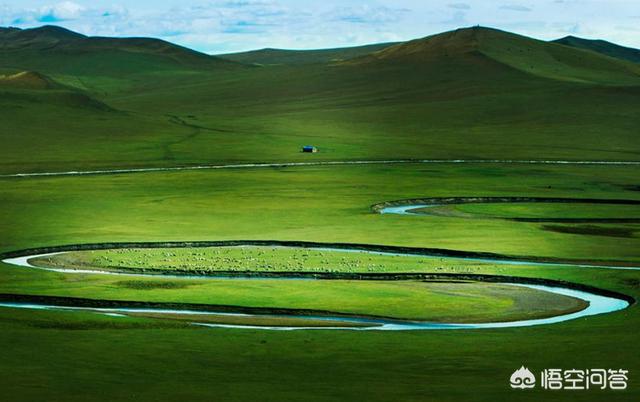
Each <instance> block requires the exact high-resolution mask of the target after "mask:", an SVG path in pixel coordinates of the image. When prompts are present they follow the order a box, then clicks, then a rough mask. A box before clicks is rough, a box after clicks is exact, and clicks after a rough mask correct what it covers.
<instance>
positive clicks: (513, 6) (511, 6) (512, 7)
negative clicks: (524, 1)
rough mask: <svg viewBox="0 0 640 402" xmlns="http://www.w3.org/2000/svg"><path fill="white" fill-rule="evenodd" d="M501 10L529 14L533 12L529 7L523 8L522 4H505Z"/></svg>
mask: <svg viewBox="0 0 640 402" xmlns="http://www.w3.org/2000/svg"><path fill="white" fill-rule="evenodd" d="M500 9H501V10H509V11H521V12H528V11H531V9H530V8H529V7H525V6H522V5H520V4H505V5H502V6H500Z"/></svg>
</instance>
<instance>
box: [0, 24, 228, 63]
mask: <svg viewBox="0 0 640 402" xmlns="http://www.w3.org/2000/svg"><path fill="white" fill-rule="evenodd" d="M238 66H239V64H238V63H235V62H232V61H229V60H224V59H221V58H218V57H215V56H210V55H207V54H204V53H200V52H196V51H194V50H191V49H187V48H185V47H182V46H178V45H175V44H172V43H169V42H166V41H163V40H160V39H152V38H105V37H88V36H85V35H81V34H79V33H76V32H73V31H69V30H67V29H65V28H61V27H56V26H43V27H39V28H32V29H19V28H0V67H4V68H14V69H24V70H35V71H41V72H44V73H64V74H83V75H84V74H86V75H88V74H99V75H122V74H132V73H140V72H150V71H151V72H153V71H167V70H185V69H187V70H189V69H191V70H194V69H195V70H212V69H220V68H233V67H238Z"/></svg>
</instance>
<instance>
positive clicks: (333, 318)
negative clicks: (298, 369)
mask: <svg viewBox="0 0 640 402" xmlns="http://www.w3.org/2000/svg"><path fill="white" fill-rule="evenodd" d="M256 243H257V244H258V245H261V246H263V245H265V244H266V243H268V244H269V245H271V246H274V245H277V246H278V247H287V246H289V247H300V244H301V242H290V243H291V244H288V242H256V241H253V242H252V241H246V242H238V241H233V242H196V243H194V242H184V243H170V244H167V243H136V244H135V245H136V246H138V247H140V246H141V245H144V246H146V247H147V248H149V247H162V246H164V247H169V246H171V247H176V246H182V247H194V246H196V247H197V246H201V247H206V246H209V247H215V246H218V247H221V246H227V247H228V246H230V245H233V246H244V247H246V246H252V245H256ZM131 246H132V244H120V245H119V246H116V245H114V244H102V245H98V244H94V245H74V246H63V247H57V248H49V249H48V250H52V249H53V251H52V252H49V253H40V254H30V252H31V251H29V250H23V251H19V252H14V253H5V254H4V255H3V256H2V258H3V259H2V261H3V262H4V263H6V264H11V265H16V266H21V267H26V268H33V269H45V270H51V271H57V272H65V273H84V274H87V273H90V274H111V275H126V276H157V275H153V274H142V273H127V272H107V271H101V270H97V269H96V270H75V269H65V268H41V267H37V266H34V265H32V264H31V263H30V262H29V260H30V259H32V258H36V257H39V256H43V255H50V254H56V253H60V252H64V251H70V250H78V249H86V250H90V249H93V250H95V249H106V248H117V247H131ZM307 246H310V247H312V248H316V249H324V250H337V251H343V252H371V253H384V254H392V255H402V256H422V257H424V256H425V254H421V253H419V252H418V251H419V250H420V249H414V250H413V252H412V251H411V249H410V248H409V249H407V248H400V247H395V248H394V247H387V246H368V247H369V249H367V248H366V247H364V245H359V246H353V245H351V246H350V245H345V244H341V245H340V244H338V245H335V244H333V245H327V244H322V243H309V244H307ZM42 250H43V249H40V251H42ZM426 250H428V249H426ZM503 262H504V261H503ZM530 263H532V264H539V262H530ZM627 268H628V267H627ZM162 276H166V277H168V276H171V275H167V274H166V273H165V274H162ZM177 276H178V277H180V278H185V277H187V276H185V275H177ZM188 277H190V278H200V279H207V278H208V279H219V278H221V277H234V278H238V277H245V278H247V279H264V278H270V279H279V280H291V279H309V280H314V279H333V280H339V279H350V280H354V279H360V280H420V279H428V278H434V277H437V278H449V279H455V278H459V279H465V280H480V281H491V282H496V283H501V284H509V285H512V286H523V287H528V288H531V289H536V290H540V291H546V292H551V293H555V294H559V295H564V296H569V297H575V298H578V299H580V300H583V301H585V302H586V303H587V307H586V308H585V309H583V310H581V311H578V312H573V313H569V314H563V315H558V316H554V317H549V318H540V319H530V320H518V321H508V322H489V323H477V324H469V323H464V324H463V323H455V322H451V323H435V322H425V321H408V320H397V319H388V318H380V317H367V316H358V317H345V315H343V314H337V313H333V314H332V313H331V312H329V313H327V314H323V315H314V314H313V312H308V313H307V314H304V315H299V314H296V313H295V312H294V311H292V312H291V313H288V314H286V315H285V316H286V317H289V318H296V319H300V320H313V321H318V320H325V321H329V322H340V323H346V324H349V325H345V326H322V327H318V326H305V325H296V326H286V325H284V326H267V325H265V326H261V325H235V324H219V323H207V322H198V321H197V319H194V321H193V322H192V324H193V325H198V326H204V327H219V328H245V329H260V330H279V331H285V330H312V329H323V330H351V331H408V330H435V329H439V330H453V329H469V330H470V329H489V328H512V327H524V326H534V325H545V324H554V323H560V322H564V321H569V320H573V319H577V318H582V317H587V316H593V315H599V314H605V313H610V312H615V311H619V310H622V309H625V308H627V307H628V306H629V305H630V304H631V303H633V302H634V300H633V298H630V297H628V296H625V295H622V294H618V293H615V292H610V291H606V290H602V289H597V288H593V287H589V286H584V285H577V284H571V283H566V282H561V281H553V280H545V279H539V278H518V277H505V276H496V275H478V274H429V273H407V274H403V273H341V274H340V273H338V274H335V273H332V274H326V273H325V274H323V273H309V272H307V273H305V272H281V273H277V272H272V273H220V274H219V275H213V276H198V275H191V276H188ZM25 297H26V298H27V299H25ZM28 298H29V296H18V295H14V296H13V299H12V296H11V295H4V298H3V299H2V301H0V307H10V308H26V309H52V310H72V311H93V312H96V313H99V314H107V315H113V316H126V315H127V314H140V313H154V314H179V315H187V316H188V315H203V316H204V315H229V314H231V315H233V314H239V315H242V316H243V317H256V318H270V317H271V318H278V317H280V318H281V317H283V315H282V314H280V315H278V314H271V313H269V312H262V313H250V314H247V313H246V312H241V313H233V312H231V313H230V312H229V311H228V310H226V311H210V310H198V309H189V308H188V306H187V308H180V309H175V308H162V307H155V308H148V307H140V306H137V307H136V306H126V305H116V306H108V307H101V306H94V305H92V306H81V305H75V306H74V305H60V304H56V303H47V302H45V301H42V300H37V299H36V300H29V299H28ZM105 302H108V303H116V302H113V301H105Z"/></svg>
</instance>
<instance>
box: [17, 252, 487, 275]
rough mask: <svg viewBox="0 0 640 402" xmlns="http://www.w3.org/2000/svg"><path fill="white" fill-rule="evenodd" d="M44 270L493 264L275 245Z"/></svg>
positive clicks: (82, 259)
mask: <svg viewBox="0 0 640 402" xmlns="http://www.w3.org/2000/svg"><path fill="white" fill-rule="evenodd" d="M29 262H30V263H31V264H33V265H36V266H40V267H48V268H68V269H91V268H96V269H101V270H113V271H118V270H120V271H127V270H128V269H134V270H136V271H138V272H139V270H140V269H144V270H149V272H150V273H153V271H154V270H155V271H159V272H171V271H177V270H180V271H181V272H189V271H192V272H196V271H197V272H206V273H215V272H216V271H247V272H296V271H306V272H326V273H336V272H429V271H431V272H435V271H438V270H441V269H445V268H451V267H455V269H457V270H459V272H473V271H474V269H476V268H477V267H480V266H483V265H493V264H491V263H482V262H473V261H466V260H462V259H445V258H437V257H434V258H429V257H425V258H420V257H400V256H386V255H376V254H371V253H366V252H356V253H352V252H339V251H326V250H313V249H296V248H274V247H215V248H160V249H112V250H97V251H75V252H67V253H62V254H56V255H53V256H49V257H38V258H33V259H30V260H29Z"/></svg>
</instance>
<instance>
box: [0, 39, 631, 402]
mask: <svg viewBox="0 0 640 402" xmlns="http://www.w3.org/2000/svg"><path fill="white" fill-rule="evenodd" d="M37 33H38V35H35V36H33V37H32V36H28V37H27V36H23V35H21V34H19V33H16V31H14V30H9V29H3V30H2V31H0V44H2V45H3V46H0V54H2V55H3V56H6V57H2V58H0V75H2V76H5V78H2V79H0V119H1V120H2V131H1V135H2V140H3V146H2V147H1V149H0V174H2V175H6V174H14V173H23V172H58V171H67V170H77V171H82V170H90V169H116V168H131V167H133V168H135V167H140V168H145V167H158V166H167V167H169V166H170V167H175V166H186V165H194V164H225V163H237V162H285V161H287V162H288V161H322V160H324V161H329V160H333V161H340V160H376V159H406V158H420V159H422V158H437V159H449V158H453V159H544V160H554V159H567V160H573V161H579V160H607V161H637V160H638V158H637V155H638V153H639V152H640V142H639V141H638V138H637V127H638V123H640V112H639V111H640V108H639V107H638V106H639V105H640V75H639V71H640V70H639V68H638V66H637V64H633V63H631V62H629V61H623V60H619V59H613V58H610V57H606V56H603V55H601V54H599V53H595V52H593V51H587V50H580V49H576V48H574V47H568V46H564V45H560V44H553V43H547V42H540V41H534V40H531V39H528V38H524V37H520V36H515V35H511V34H508V33H504V32H500V31H494V30H484V29H472V30H462V31H456V32H453V33H446V34H442V35H438V36H434V37H431V38H428V39H424V40H419V41H414V42H408V43H402V44H398V45H395V46H391V47H386V48H385V49H383V50H382V51H381V52H378V53H373V54H364V55H363V54H362V53H361V52H362V49H359V50H349V51H340V52H338V54H340V55H341V56H340V57H345V56H344V55H352V56H354V57H355V58H353V59H349V60H346V61H340V62H338V61H335V60H334V61H331V62H329V63H327V62H326V57H327V54H328V53H327V54H324V53H320V54H316V53H314V54H309V55H306V56H304V55H291V54H289V53H287V52H284V53H278V52H276V54H270V55H268V56H269V57H270V59H269V62H268V63H265V64H270V65H268V66H266V65H265V66H262V67H258V66H253V65H252V66H249V65H244V64H240V63H233V62H229V61H224V60H221V59H218V58H208V57H207V56H204V55H200V54H193V53H192V52H189V51H187V50H184V49H181V48H176V47H172V46H170V45H169V44H166V43H164V42H157V41H151V42H147V41H144V40H142V41H138V40H134V41H128V40H125V39H123V40H114V41H110V40H94V39H83V38H81V37H80V38H79V37H78V36H77V35H74V34H73V33H69V32H64V31H59V30H55V29H53V30H52V29H44V30H41V31H38V32H37ZM34 38H35V39H34ZM52 44H57V45H56V46H51V45H52ZM61 49H62V50H61ZM105 49H106V50H105ZM109 49H111V50H109ZM107 50H108V51H107ZM184 52H186V53H184ZM330 53H331V52H330ZM331 54H333V53H331ZM44 56H46V57H44ZM255 56H256V55H255V54H254V55H244V57H245V59H244V60H246V61H247V62H248V61H249V60H250V58H251V57H255ZM262 56H264V55H261V57H262ZM303 56H304V57H303ZM247 57H248V58H247ZM291 57H293V59H289V61H287V58H291ZM349 57H351V56H349ZM124 66H126V68H124ZM121 67H122V68H121ZM23 71H33V72H35V73H27V74H22V75H18V76H17V78H16V76H15V74H16V73H20V72H23ZM36 73H37V74H36ZM6 77H13V78H11V79H8V78H6ZM25 77H26V78H25ZM8 81H11V82H8ZM16 82H17V83H18V84H16ZM307 144H311V145H315V146H318V148H319V150H320V152H319V153H317V154H313V155H310V154H303V153H301V152H300V147H301V146H302V145H307ZM0 186H1V187H0V252H2V253H6V252H11V251H15V250H22V249H28V248H34V247H47V246H60V245H70V244H83V243H111V242H158V241H208V240H291V241H313V242H342V243H363V244H375V245H390V246H408V247H434V248H446V249H451V250H460V251H471V252H492V253H498V254H504V255H510V256H518V257H539V258H549V259H571V260H579V261H583V262H590V263H597V264H603V265H607V264H617V265H621V264H622V265H634V266H638V265H640V237H638V234H637V233H638V232H639V231H640V224H638V223H635V222H624V223H620V222H618V223H602V222H600V223H589V224H583V223H566V222H564V223H563V222H554V223H552V224H551V223H548V222H524V221H517V220H512V219H504V218H514V217H515V218H519V217H520V218H638V217H639V216H638V214H637V208H636V207H634V206H621V205H598V206H595V207H594V206H593V205H590V206H587V205H580V204H567V205H561V204H536V205H529V204H502V205H499V204H495V205H491V204H477V205H472V204H470V205H457V206H455V207H452V208H451V209H449V210H446V211H444V212H446V213H442V214H437V215H436V214H432V215H425V216H415V215H414V216H409V215H407V216H401V215H392V214H377V213H374V212H373V211H372V209H371V206H372V205H374V204H378V203H381V202H385V201H392V200H402V199H419V198H425V197H474V196H476V197H480V196H483V197H518V196H520V197H559V198H562V197H566V198H600V199H627V200H640V192H639V188H640V187H639V186H640V173H639V171H638V166H636V165H531V164H499V163H477V164H419V163H414V164H409V163H408V164H398V165H353V166H338V165H336V166H306V167H286V168H284V167H282V168H244V169H224V170H201V171H173V172H149V173H136V174H107V175H87V176H51V177H46V176H43V177H6V176H4V177H0ZM468 215H472V216H473V218H475V219H470V217H469V216H468ZM550 225H551V227H550ZM216 252H219V254H217V253H216ZM141 253H142V252H141V251H135V250H124V251H100V252H98V251H95V252H82V253H80V252H78V253H69V254H66V255H64V256H63V257H61V258H63V260H56V261H53V262H51V261H50V262H48V264H54V265H56V264H58V265H60V264H63V265H65V266H67V265H68V264H71V265H72V266H73V267H78V268H82V267H86V266H95V265H98V266H100V267H106V268H107V269H114V268H116V269H122V268H123V267H124V268H126V267H129V268H136V267H137V268H145V269H150V270H152V269H156V270H171V269H176V268H174V267H178V268H180V269H183V268H184V269H187V270H191V269H195V270H197V269H200V268H202V267H200V265H202V264H203V263H204V265H206V267H205V268H210V269H211V270H212V271H214V270H219V269H228V268H233V269H235V270H244V269H254V270H260V271H262V270H264V271H267V272H273V271H296V270H307V269H315V270H319V271H322V270H329V271H341V272H349V271H362V272H390V271H407V272H412V271H414V272H416V271H425V272H432V271H433V272H440V273H447V272H449V273H476V274H492V275H505V276H520V277H527V278H542V279H550V280H561V281H568V282H572V283H575V284H582V285H589V286H593V287H597V288H601V289H605V290H609V291H614V292H619V293H623V294H625V295H629V296H631V297H634V298H636V299H637V298H638V297H640V273H639V272H638V271H634V270H614V269H602V268H587V267H582V268H581V267H571V266H562V265H557V266H556V265H553V266H551V265H546V266H543V265H540V266H536V265H517V264H511V265H510V264H490V263H480V262H470V261H456V260H446V261H445V260H439V259H426V258H421V257H416V258H413V257H412V258H401V257H388V256H369V255H367V256H366V257H365V256H362V255H360V254H350V255H349V256H348V257H346V256H343V255H342V254H341V253H334V252H331V253H329V252H326V253H323V254H322V255H320V253H319V252H317V251H302V250H280V249H276V250H273V249H271V248H262V249H261V248H254V249H250V250H247V249H238V248H234V249H229V248H227V249H217V250H206V251H202V250H198V251H194V250H190V249H180V250H178V249H176V250H173V249H172V250H145V252H144V253H143V254H144V256H143V257H141V256H140V254H141ZM194 253H196V255H194ZM197 253H204V255H198V254H197ZM167 254H170V255H167ZM305 254H306V255H305ZM202 259H204V260H202ZM40 263H42V261H40ZM0 293H1V294H14V295H20V294H23V295H40V296H66V297H78V298H92V299H100V300H121V301H123V300H127V301H147V302H151V301H154V302H169V301H170V302H175V303H203V304H229V305H237V306H246V307H283V308H294V307H295V308H309V309H324V310H329V311H335V312H343V313H353V314H376V315H384V316H391V317H403V318H421V319H431V320H436V321H449V320H461V321H465V322H474V321H476V322H477V321H491V320H495V319H505V320H510V319H517V318H522V317H541V316H549V315H554V314H558V313H559V312H566V311H573V310H575V309H576V307H577V304H576V301H575V300H574V299H570V298H563V297H559V296H557V295H555V296H551V295H549V294H546V293H545V292H537V291H533V290H523V289H517V291H516V290H514V288H513V287H509V286H506V285H499V284H488V283H476V282H473V283H445V282H416V281H397V282H375V283H374V282H372V281H338V280H327V281H293V280H292V281H273V280H267V279H252V280H240V279H224V280H223V279H194V278H162V277H124V276H115V275H106V274H84V273H58V272H49V271H44V270H37V269H29V268H25V267H17V266H13V265H8V264H4V263H0ZM176 318H177V317H172V316H165V317H157V316H154V315H153V314H151V315H148V314H147V315H139V316H132V317H128V318H122V317H110V316H105V315H100V314H95V313H94V312H70V311H45V310H26V309H15V308H0V342H1V343H2V345H3V347H2V353H1V354H0V356H1V357H2V358H1V359H0V374H1V375H0V389H1V390H2V393H1V395H2V398H0V399H3V400H4V399H6V400H11V401H15V402H19V401H35V400H47V401H61V402H62V401H64V402H73V401H78V402H93V401H96V402H97V401H105V400H109V401H158V400H166V401H177V400H190V401H211V400H216V401H218V400H220V401H248V400H256V399H259V400H265V401H289V400H301V401H344V400H349V401H350V400H355V401H358V400H371V401H389V400H393V401H424V400H429V401H431V400H434V401H461V400H462V401H464V400H470V399H474V400H486V401H496V400H518V401H520V400H521V401H540V400H558V401H560V400H569V399H571V400H580V401H602V400H605V399H606V400H611V401H632V400H637V399H638V398H639V397H640V388H639V387H638V385H637V384H638V380H637V378H636V377H635V373H637V372H639V371H640V360H638V358H637V356H638V355H639V354H640V346H638V345H639V344H640V343H639V342H638V334H637V331H636V329H637V328H638V327H639V326H640V313H639V310H638V306H637V305H636V304H634V305H632V306H630V307H629V308H627V309H624V310H621V311H618V312H615V313H611V314H603V315H598V316H591V317H586V318H581V319H577V320H572V321H567V322H563V323H558V324H551V325H541V326H532V327H521V328H502V329H485V330H456V331H438V330H434V331H408V332H383V331H381V332H377V333H373V332H348V331H345V332H341V331H330V330H322V329H314V330H312V331H291V332H288V331H276V332H272V331H262V330H255V329H224V328H215V329H214V328H204V327H195V326H192V325H188V323H187V322H184V321H182V320H180V319H176ZM229 322H230V321H229ZM234 322H237V321H234ZM283 322H284V321H283ZM253 323H255V321H253ZM260 323H262V324H273V321H271V320H267V319H265V320H263V321H261V322H260ZM281 323H282V322H281ZM522 365H525V366H526V367H529V368H530V369H531V370H532V371H534V372H535V373H539V372H540V371H541V370H543V369H546V368H564V369H571V368H584V369H591V368H607V369H620V368H622V369H626V370H630V373H631V374H630V382H629V388H628V390H626V391H617V392H614V391H601V390H589V391H585V392H580V393H571V392H569V391H559V392H550V391H543V390H540V389H539V388H538V389H535V390H531V391H524V392H520V391H517V390H512V389H510V388H509V384H508V381H509V377H510V375H511V373H513V371H514V370H516V369H518V368H520V367H521V366H522Z"/></svg>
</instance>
